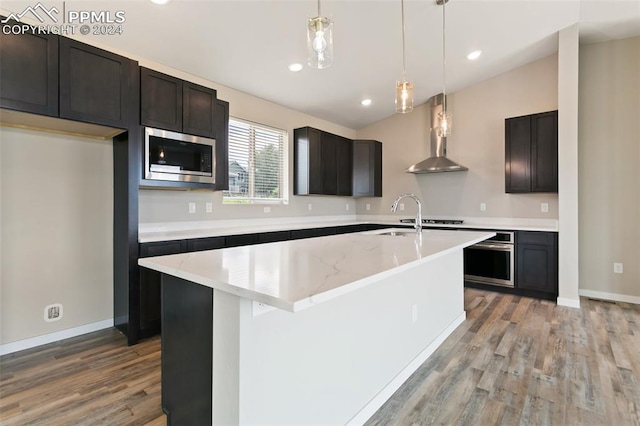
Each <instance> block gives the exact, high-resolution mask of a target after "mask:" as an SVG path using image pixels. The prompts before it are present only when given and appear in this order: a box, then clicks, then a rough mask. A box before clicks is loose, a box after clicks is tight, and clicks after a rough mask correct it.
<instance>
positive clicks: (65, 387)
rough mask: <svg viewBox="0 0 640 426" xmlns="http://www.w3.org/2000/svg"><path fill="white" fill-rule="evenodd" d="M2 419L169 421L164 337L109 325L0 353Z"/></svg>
mask: <svg viewBox="0 0 640 426" xmlns="http://www.w3.org/2000/svg"><path fill="white" fill-rule="evenodd" d="M0 424H1V425H3V426H10V425H145V424H148V425H153V426H160V425H166V419H165V415H164V413H163V412H162V408H161V406H160V339H159V338H157V337H156V338H153V339H149V340H147V341H144V342H142V343H140V344H138V345H136V346H131V347H128V346H127V339H126V338H125V337H124V336H123V335H122V334H120V332H119V331H117V330H116V329H108V330H102V331H98V332H95V333H91V334H86V335H84V336H79V337H74V338H72V339H67V340H63V341H60V342H57V343H52V344H50V345H45V346H41V347H39V348H33V349H29V350H26V351H22V352H17V353H15V354H10V355H5V356H3V357H1V358H0Z"/></svg>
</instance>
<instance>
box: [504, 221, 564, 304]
mask: <svg viewBox="0 0 640 426" xmlns="http://www.w3.org/2000/svg"><path fill="white" fill-rule="evenodd" d="M557 258H558V251H557V235H556V234H555V233H552V232H533V231H519V232H518V233H517V236H516V283H515V286H516V288H518V289H526V290H536V291H542V292H546V293H551V294H555V295H557V293H558V267H557Z"/></svg>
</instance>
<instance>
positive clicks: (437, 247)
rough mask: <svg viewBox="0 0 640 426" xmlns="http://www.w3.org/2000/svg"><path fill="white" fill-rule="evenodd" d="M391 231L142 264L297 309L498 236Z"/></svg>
mask: <svg viewBox="0 0 640 426" xmlns="http://www.w3.org/2000/svg"><path fill="white" fill-rule="evenodd" d="M389 231H390V229H384V230H378V231H369V232H361V233H353V234H343V235H332V236H329V237H320V238H310V239H305V240H294V241H286V242H280V243H271V244H260V245H252V246H243V247H235V248H227V249H222V250H209V251H199V252H192V253H182V254H175V255H168V256H159V257H150V258H144V259H139V260H138V264H139V265H140V266H144V267H146V268H149V269H154V270H156V271H159V272H161V273H164V274H169V275H172V276H175V277H178V278H182V279H185V280H188V281H191V282H195V283H198V284H201V285H204V286H207V287H210V288H214V289H218V290H222V291H225V292H228V293H231V294H235V295H237V296H240V297H243V298H246V299H250V300H254V301H256V302H260V303H264V304H267V305H270V306H274V307H277V308H280V309H284V310H287V311H290V312H296V311H299V310H302V309H305V308H308V307H310V306H313V305H315V304H318V303H321V302H323V301H326V300H329V299H331V298H334V297H337V296H340V295H342V294H345V293H347V292H350V291H353V290H356V289H358V288H360V287H363V286H365V285H367V284H369V283H371V282H376V281H378V280H380V279H383V278H386V277H388V276H390V275H392V274H395V273H397V272H400V271H401V270H402V269H403V268H407V267H411V266H415V264H418V263H424V262H428V261H430V260H431V259H433V258H435V257H438V256H442V255H444V254H447V253H450V252H452V251H455V250H459V249H462V248H464V247H467V246H470V245H473V244H475V243H477V242H480V241H483V240H485V239H487V238H489V237H491V236H493V235H495V234H493V233H489V232H471V231H460V232H450V231H440V230H428V229H427V230H423V231H422V233H421V234H417V233H415V232H414V231H413V230H407V229H396V231H398V232H399V233H400V235H399V236H391V235H384V233H387V232H389ZM407 231H409V232H407Z"/></svg>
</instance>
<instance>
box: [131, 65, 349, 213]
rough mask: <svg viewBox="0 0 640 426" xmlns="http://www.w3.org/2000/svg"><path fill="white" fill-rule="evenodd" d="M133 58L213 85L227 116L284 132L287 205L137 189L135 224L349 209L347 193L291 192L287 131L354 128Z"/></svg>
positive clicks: (205, 193) (208, 193) (343, 133)
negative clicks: (237, 202) (233, 202)
mask: <svg viewBox="0 0 640 426" xmlns="http://www.w3.org/2000/svg"><path fill="white" fill-rule="evenodd" d="M139 60H140V63H141V65H145V66H148V67H151V68H154V69H157V70H159V71H162V72H165V73H167V74H171V75H175V76H177V77H180V78H183V79H185V80H189V81H193V82H195V83H199V84H202V85H204V86H208V87H213V88H214V89H217V91H218V98H220V99H224V100H225V101H228V102H229V103H230V105H229V109H230V111H229V114H230V115H231V117H236V118H242V119H245V120H249V121H253V122H256V123H261V124H266V125H269V126H272V127H276V128H279V129H283V130H286V131H287V132H288V135H289V159H288V165H289V170H288V175H289V204H287V205H269V207H270V208H271V212H270V213H264V211H263V207H264V205H223V204H222V192H219V191H218V192H212V191H166V190H147V189H142V190H140V223H159V222H160V223H162V222H176V221H195V220H215V219H243V218H258V219H261V218H271V217H287V216H307V215H308V216H320V215H345V214H354V213H355V207H356V201H355V199H353V198H351V197H328V196H293V129H295V128H298V127H304V126H311V127H316V128H319V129H322V130H325V131H328V132H331V133H335V134H338V135H341V136H345V137H347V138H351V139H352V138H354V137H355V135H356V134H355V131H354V130H352V129H349V128H346V127H343V126H339V125H337V124H334V123H330V122H328V121H324V120H320V119H318V118H315V117H312V116H310V115H307V114H303V113H301V112H298V111H295V110H292V109H290V108H286V107H284V106H281V105H277V104H274V103H272V102H269V101H266V100H264V99H261V98H257V97H255V96H252V95H249V94H246V93H243V92H240V91H237V90H233V89H230V88H228V87H224V86H220V85H217V84H216V83H213V82H211V81H207V80H204V79H200V78H198V77H195V76H192V75H189V74H186V73H183V72H180V71H177V70H175V69H172V68H169V67H166V66H163V65H160V64H156V63H145V61H144V59H139ZM190 202H194V203H196V213H194V214H189V213H188V212H189V203H190ZM207 202H212V203H213V212H212V213H206V212H205V204H206V203H207ZM309 204H312V206H311V210H309V208H308V205H309ZM347 204H348V205H349V210H347V208H346V206H347Z"/></svg>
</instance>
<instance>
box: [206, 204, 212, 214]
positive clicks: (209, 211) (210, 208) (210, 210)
mask: <svg viewBox="0 0 640 426" xmlns="http://www.w3.org/2000/svg"><path fill="white" fill-rule="evenodd" d="M205 208H206V209H207V213H211V212H213V203H207V204H206V206H205Z"/></svg>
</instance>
